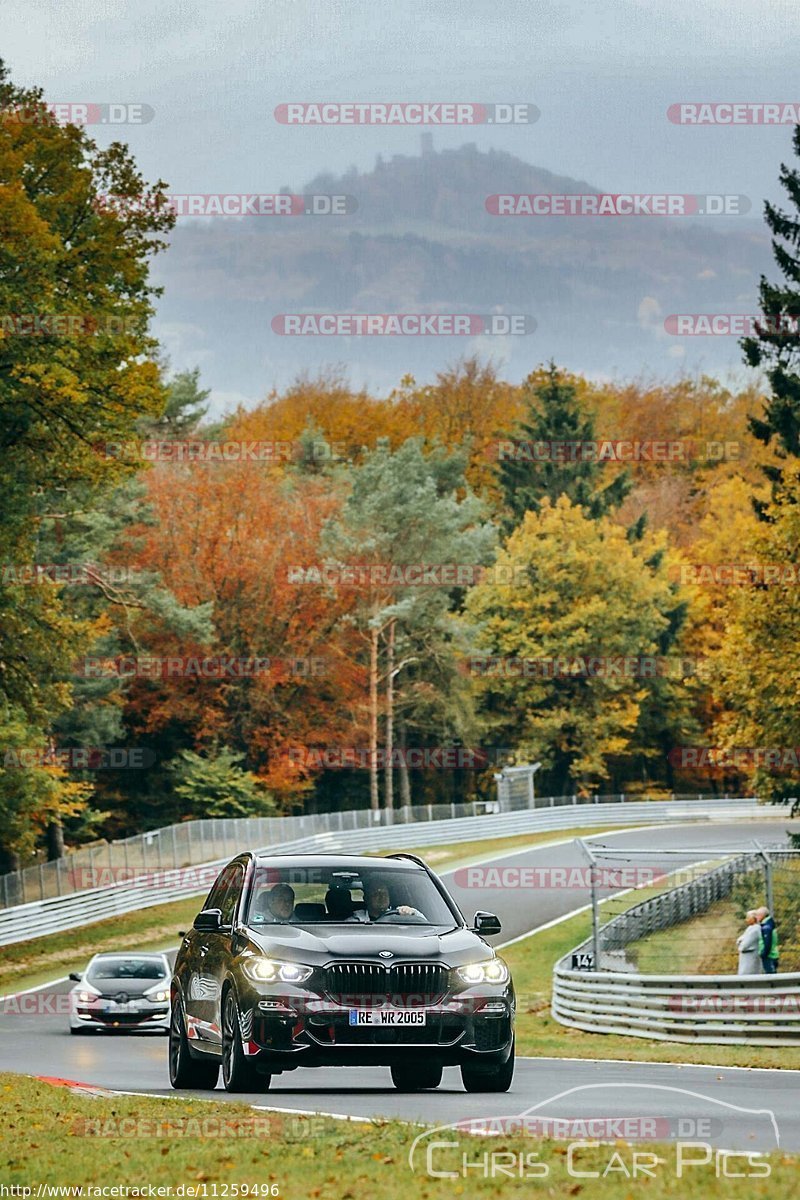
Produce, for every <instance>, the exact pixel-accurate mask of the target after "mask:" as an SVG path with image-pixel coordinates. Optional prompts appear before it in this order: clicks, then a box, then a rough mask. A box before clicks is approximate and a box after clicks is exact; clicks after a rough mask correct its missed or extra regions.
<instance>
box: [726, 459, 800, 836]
mask: <svg viewBox="0 0 800 1200" xmlns="http://www.w3.org/2000/svg"><path fill="white" fill-rule="evenodd" d="M763 512H764V516H765V517H766V522H765V523H762V524H760V525H759V527H758V529H757V530H756V531H754V532H753V534H752V535H751V537H750V539H749V542H748V544H747V546H746V548H745V553H744V554H742V555H740V561H743V562H744V563H748V562H751V563H753V564H754V565H755V566H756V567H757V568H759V571H760V573H761V577H759V575H758V574H757V575H756V576H755V577H754V579H753V582H752V583H751V584H749V585H748V584H744V585H743V586H740V587H736V588H730V589H728V595H727V597H726V608H727V614H726V615H727V622H726V626H725V630H724V634H723V637H722V640H721V645H720V648H719V652H718V654H717V655H716V656H715V657H714V660H713V667H714V686H715V690H716V693H717V694H718V695H719V696H720V697H723V698H724V700H725V708H724V710H723V712H722V713H721V714H720V715H719V717H718V720H717V726H716V739H715V745H717V746H721V747H724V748H729V749H732V750H733V749H736V750H742V751H746V752H747V751H753V750H758V751H759V752H760V757H758V756H757V755H752V756H751V760H750V761H749V762H748V760H747V756H746V754H745V755H744V756H742V758H743V766H744V769H745V771H746V772H747V775H748V782H749V783H750V785H751V786H752V787H753V789H754V792H755V794H757V795H759V796H762V797H765V798H767V799H770V800H773V801H789V800H791V801H792V802H793V808H792V813H793V814H794V813H795V812H797V811H798V809H800V800H799V799H798V797H800V761H798V759H797V756H798V750H797V747H798V746H799V745H800V702H798V695H800V589H798V585H797V562H798V548H800V463H798V462H794V461H787V462H786V464H785V466H784V469H783V474H782V479H781V487H780V492H779V494H778V496H777V497H776V498H774V499H773V500H772V501H765V503H764V509H763ZM764 567H770V568H771V569H772V570H773V571H774V572H775V574H774V576H773V577H772V578H765V577H763V568H764ZM768 752H769V753H771V755H772V761H770V758H769V757H768Z"/></svg>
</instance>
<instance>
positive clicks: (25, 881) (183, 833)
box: [0, 768, 728, 908]
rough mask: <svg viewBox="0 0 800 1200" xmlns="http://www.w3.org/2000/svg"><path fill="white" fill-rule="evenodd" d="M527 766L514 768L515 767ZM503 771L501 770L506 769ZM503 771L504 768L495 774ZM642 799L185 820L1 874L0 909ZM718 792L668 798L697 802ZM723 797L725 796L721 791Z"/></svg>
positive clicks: (509, 789)
mask: <svg viewBox="0 0 800 1200" xmlns="http://www.w3.org/2000/svg"><path fill="white" fill-rule="evenodd" d="M525 769H528V770H529V768H513V770H514V771H516V772H517V773H519V772H520V771H523V770H525ZM506 773H507V772H506ZM501 775H502V772H501ZM646 799H647V797H642V796H639V797H629V796H625V795H609V796H592V797H580V796H555V797H554V796H545V797H536V798H535V800H534V801H533V803H531V800H530V796H529V790H528V788H527V786H526V787H522V788H521V789H520V788H518V787H517V788H515V787H513V786H511V785H509V783H508V781H507V780H505V779H498V784H497V799H496V800H475V801H471V802H469V803H467V804H415V805H406V806H403V807H400V808H397V809H394V810H393V811H391V812H387V811H386V810H385V809H381V810H379V811H378V812H373V811H372V810H371V809H368V808H367V809H364V808H362V809H351V810H348V811H346V812H326V813H306V814H303V815H300V816H295V817H231V818H227V817H226V818H221V817H218V818H207V819H205V820H198V821H183V822H181V823H179V824H177V825H167V826H165V827H164V828H162V829H153V830H150V831H149V832H148V833H140V834H136V835H135V836H134V837H129V838H121V839H119V840H117V841H112V842H100V843H98V844H96V845H93V846H85V847H81V848H80V849H78V850H73V851H71V852H70V853H69V854H67V855H65V856H64V857H63V858H59V859H56V860H54V861H53V862H41V863H35V864H34V865H33V866H29V867H23V868H22V869H21V870H18V871H11V872H9V873H8V874H6V875H0V908H12V907H13V906H15V905H18V904H28V903H30V902H31V901H34V900H49V899H51V898H54V897H56V896H67V895H70V894H71V893H73V892H79V891H87V890H89V889H90V888H95V887H101V886H107V885H109V884H112V883H115V882H117V881H118V880H119V879H121V878H123V876H124V875H126V874H133V873H134V872H136V871H140V870H150V871H163V870H166V869H167V868H169V867H187V866H194V865H196V864H199V863H207V862H213V861H216V860H217V859H219V858H222V857H225V856H227V857H232V856H233V855H234V854H236V853H237V852H238V851H239V850H240V849H241V847H242V846H277V845H282V844H283V843H285V842H291V841H294V840H295V839H297V838H303V837H308V836H310V835H312V834H318V833H343V832H345V831H349V830H361V829H374V828H375V827H376V826H377V827H386V826H393V827H395V826H397V825H398V824H399V825H407V824H417V823H419V822H428V821H442V820H447V819H448V818H450V819H453V818H456V817H477V816H480V815H482V814H486V813H510V812H521V811H522V812H527V811H529V810H530V809H531V808H535V809H548V808H557V807H560V806H562V805H566V806H567V807H575V806H576V805H580V806H581V807H582V808H583V807H584V806H589V807H591V806H592V805H594V804H610V803H626V802H627V803H640V802H642V801H643V800H646ZM706 799H708V800H711V801H713V800H717V799H719V798H718V797H705V796H677V797H676V796H671V797H670V800H671V801H674V800H681V801H683V800H686V801H691V803H692V804H695V803H697V802H699V801H704V800H706ZM722 799H724V800H726V801H727V799H728V797H727V796H725V797H723V798H722Z"/></svg>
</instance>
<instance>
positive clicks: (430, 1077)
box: [392, 1059, 442, 1092]
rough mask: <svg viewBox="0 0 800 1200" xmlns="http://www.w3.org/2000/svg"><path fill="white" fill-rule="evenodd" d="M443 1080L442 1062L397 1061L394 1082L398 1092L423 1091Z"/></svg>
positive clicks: (434, 1086) (394, 1067) (393, 1068)
mask: <svg viewBox="0 0 800 1200" xmlns="http://www.w3.org/2000/svg"><path fill="white" fill-rule="evenodd" d="M441 1082H442V1064H441V1063H437V1062H436V1060H435V1059H434V1061H433V1062H423V1063H413V1062H412V1063H395V1065H394V1066H393V1067H392V1083H393V1084H394V1086H395V1087H396V1088H397V1090H398V1092H422V1091H425V1090H427V1089H428V1088H437V1087H438V1086H439V1084H440V1083H441Z"/></svg>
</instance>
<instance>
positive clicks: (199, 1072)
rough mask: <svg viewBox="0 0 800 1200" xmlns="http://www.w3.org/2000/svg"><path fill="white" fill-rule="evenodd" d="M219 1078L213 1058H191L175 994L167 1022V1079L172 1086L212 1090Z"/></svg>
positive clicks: (217, 1064)
mask: <svg viewBox="0 0 800 1200" xmlns="http://www.w3.org/2000/svg"><path fill="white" fill-rule="evenodd" d="M218 1079H219V1063H218V1062H217V1061H216V1060H215V1059H213V1058H192V1054H191V1051H190V1049H189V1041H188V1039H187V1037H186V1026H185V1024H184V1021H183V1009H182V1008H181V1002H180V999H179V998H178V997H177V996H176V997H175V1000H174V1003H173V1005H172V1015H171V1017H170V1023H169V1081H170V1083H171V1084H172V1086H173V1087H174V1088H201V1089H202V1090H203V1091H213V1090H214V1088H215V1087H216V1086H217V1080H218Z"/></svg>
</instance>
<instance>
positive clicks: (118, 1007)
mask: <svg viewBox="0 0 800 1200" xmlns="http://www.w3.org/2000/svg"><path fill="white" fill-rule="evenodd" d="M135 1011H136V1005H134V1004H131V1002H130V1000H129V1001H128V1002H127V1004H116V1003H114V1004H107V1005H106V1006H105V1008H104V1009H103V1012H107V1013H125V1012H135Z"/></svg>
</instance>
